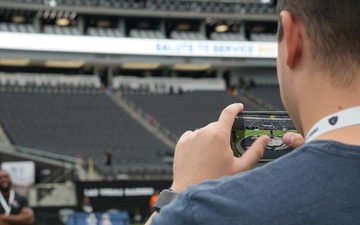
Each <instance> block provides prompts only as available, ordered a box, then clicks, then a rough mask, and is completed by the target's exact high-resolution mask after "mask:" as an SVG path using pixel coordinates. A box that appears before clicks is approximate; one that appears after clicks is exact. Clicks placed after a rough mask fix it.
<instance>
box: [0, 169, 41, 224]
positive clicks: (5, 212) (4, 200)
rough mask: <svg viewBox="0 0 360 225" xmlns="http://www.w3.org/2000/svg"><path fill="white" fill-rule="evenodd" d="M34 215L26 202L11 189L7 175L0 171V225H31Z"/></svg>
mask: <svg viewBox="0 0 360 225" xmlns="http://www.w3.org/2000/svg"><path fill="white" fill-rule="evenodd" d="M33 223H34V213H33V211H32V209H31V208H29V206H28V204H27V200H26V199H25V198H24V197H22V196H20V195H19V194H18V193H16V192H15V191H14V190H13V189H12V188H11V179H10V176H9V173H8V172H6V171H5V170H0V225H31V224H33Z"/></svg>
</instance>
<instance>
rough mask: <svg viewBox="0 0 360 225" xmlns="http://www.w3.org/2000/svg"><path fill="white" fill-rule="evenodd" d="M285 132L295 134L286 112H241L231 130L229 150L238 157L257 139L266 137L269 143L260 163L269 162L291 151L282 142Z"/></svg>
mask: <svg viewBox="0 0 360 225" xmlns="http://www.w3.org/2000/svg"><path fill="white" fill-rule="evenodd" d="M286 132H295V133H297V130H296V128H295V126H294V124H293V122H292V120H291V118H290V116H289V115H288V114H287V113H286V112H242V113H240V114H239V115H238V116H237V117H236V118H235V121H234V125H233V127H232V130H231V141H230V143H231V148H232V150H233V152H234V156H236V157H240V156H241V155H242V154H244V153H245V151H246V150H247V149H248V148H249V147H250V146H251V144H252V143H253V142H254V141H255V140H256V139H257V138H258V137H260V136H261V135H268V136H269V137H270V142H269V144H268V145H267V147H266V149H265V153H264V156H263V158H262V159H261V160H260V161H271V160H274V159H276V158H279V157H280V156H283V155H285V154H287V153H289V152H291V151H292V150H293V148H291V147H289V146H288V145H286V144H284V142H283V141H282V136H283V135H284V134H285V133H286Z"/></svg>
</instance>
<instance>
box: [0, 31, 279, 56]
mask: <svg viewBox="0 0 360 225" xmlns="http://www.w3.org/2000/svg"><path fill="white" fill-rule="evenodd" d="M0 49H9V50H29V51H45V52H76V53H100V54H120V55H121V54H124V55H154V56H189V57H232V58H276V57H277V43H276V42H250V41H249V42H240V41H239V42H237V41H196V40H171V39H136V38H114V37H93V36H71V35H49V34H24V33H11V32H0Z"/></svg>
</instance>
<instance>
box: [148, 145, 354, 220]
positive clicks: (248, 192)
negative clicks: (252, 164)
mask: <svg viewBox="0 0 360 225" xmlns="http://www.w3.org/2000/svg"><path fill="white" fill-rule="evenodd" d="M170 224H171V225H177V224H181V225H184V224H191V225H194V224H206V225H211V224H217V225H218V224H224V225H230V224H231V225H235V224H241V225H242V224H249V225H250V224H251V225H257V224H259V225H265V224H266V225H272V224H274V225H275V224H276V225H279V224H286V225H295V224H296V225H305V224H306V225H307V224H321V225H329V224H334V225H339V224H360V146H349V145H344V144H341V143H338V142H333V141H313V142H310V143H308V144H305V145H304V146H302V147H300V148H298V149H296V150H294V151H293V152H292V153H289V154H287V155H286V156H283V157H281V158H279V159H278V160H276V161H274V162H271V163H268V164H266V165H264V166H262V167H258V168H256V169H253V170H251V171H248V172H244V173H240V174H238V175H235V176H229V177H224V178H221V179H218V180H213V181H206V182H203V183H202V184H200V185H197V186H190V187H189V188H188V189H187V190H186V191H184V192H183V193H182V194H181V195H180V196H179V198H178V199H177V200H175V201H173V202H172V203H170V204H169V205H168V206H165V207H163V208H162V209H161V213H160V214H159V215H156V216H155V217H154V218H153V221H152V225H170Z"/></svg>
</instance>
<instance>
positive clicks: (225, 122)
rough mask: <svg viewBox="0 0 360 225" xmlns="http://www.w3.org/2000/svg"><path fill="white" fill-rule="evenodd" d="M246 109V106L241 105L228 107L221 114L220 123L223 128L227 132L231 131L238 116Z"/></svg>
mask: <svg viewBox="0 0 360 225" xmlns="http://www.w3.org/2000/svg"><path fill="white" fill-rule="evenodd" d="M243 109H244V105H243V104H241V103H235V104H231V105H229V106H228V107H226V108H225V109H224V110H223V111H222V112H221V114H220V116H219V120H218V122H219V123H220V124H221V126H220V127H221V128H223V129H224V130H226V131H230V130H231V127H232V125H233V124H234V120H235V117H236V115H237V114H239V113H240V112H241V111H242V110H243Z"/></svg>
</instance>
